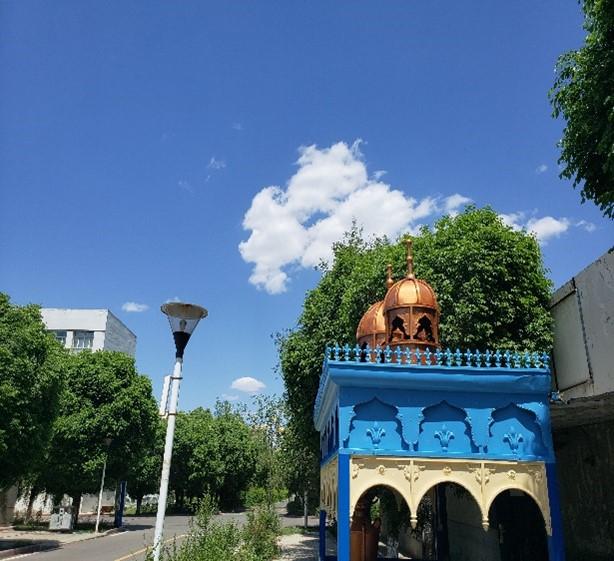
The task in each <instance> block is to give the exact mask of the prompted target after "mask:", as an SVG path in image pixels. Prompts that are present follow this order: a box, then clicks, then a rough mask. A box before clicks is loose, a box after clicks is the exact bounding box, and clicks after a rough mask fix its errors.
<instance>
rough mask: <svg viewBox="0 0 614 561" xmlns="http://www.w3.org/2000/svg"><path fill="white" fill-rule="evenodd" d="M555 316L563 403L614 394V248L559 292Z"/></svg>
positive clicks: (556, 367) (554, 302) (554, 304)
mask: <svg viewBox="0 0 614 561" xmlns="http://www.w3.org/2000/svg"><path fill="white" fill-rule="evenodd" d="M552 314H553V316H554V321H555V329H554V374H555V381H556V385H557V388H558V389H559V391H561V392H562V394H563V399H564V400H570V399H576V398H587V397H593V396H597V395H601V394H605V393H610V392H614V346H613V343H614V248H613V249H612V250H610V251H609V252H608V253H606V254H605V255H603V256H601V257H600V258H599V259H597V261H595V262H594V263H592V264H591V265H589V266H588V267H587V268H586V269H584V270H583V271H581V272H580V273H578V274H577V275H576V276H575V277H573V278H572V279H571V280H570V281H568V282H566V283H565V284H564V285H563V286H562V287H561V288H559V289H558V290H557V291H556V292H555V293H554V296H553V298H552Z"/></svg>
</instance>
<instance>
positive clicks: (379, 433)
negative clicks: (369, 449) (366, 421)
mask: <svg viewBox="0 0 614 561" xmlns="http://www.w3.org/2000/svg"><path fill="white" fill-rule="evenodd" d="M367 436H369V437H370V438H371V442H372V443H373V448H379V444H380V442H381V441H382V438H383V437H384V436H386V429H384V427H380V426H379V425H378V424H377V421H375V422H374V423H373V426H372V427H371V428H370V429H367Z"/></svg>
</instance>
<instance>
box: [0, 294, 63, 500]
mask: <svg viewBox="0 0 614 561" xmlns="http://www.w3.org/2000/svg"><path fill="white" fill-rule="evenodd" d="M66 358H67V355H66V353H65V351H64V350H63V349H62V348H61V346H60V345H59V343H57V342H56V341H55V340H54V338H53V337H52V336H51V335H50V334H49V333H47V331H46V330H45V325H44V324H43V321H42V319H41V316H40V309H39V307H38V306H34V305H30V306H16V305H14V304H11V302H10V299H9V297H8V296H7V295H6V294H2V293H0V412H1V414H0V489H1V488H3V487H5V486H7V485H10V484H12V483H14V482H15V481H17V479H20V478H22V477H23V476H24V475H25V474H27V473H28V472H30V471H31V469H32V468H33V466H35V465H37V464H38V463H39V462H40V461H41V459H42V457H43V454H44V451H45V449H46V446H47V443H48V439H49V434H50V430H51V424H52V423H53V420H54V418H55V416H56V413H57V407H58V396H59V393H60V391H61V387H62V375H61V372H62V365H63V362H64V361H65V360H66Z"/></svg>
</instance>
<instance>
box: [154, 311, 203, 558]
mask: <svg viewBox="0 0 614 561" xmlns="http://www.w3.org/2000/svg"><path fill="white" fill-rule="evenodd" d="M161 310H162V312H163V313H164V314H166V316H167V317H168V321H169V323H170V324H171V331H172V332H173V338H174V339H175V348H176V350H177V352H176V353H175V368H174V370H173V375H172V376H171V387H170V391H171V400H170V403H169V407H168V421H167V424H166V441H165V443H164V460H163V461H162V476H161V477H160V496H159V498H158V513H157V515H156V529H155V532H154V544H153V558H154V561H159V560H160V552H161V551H162V533H163V531H164V514H165V511H166V499H167V496H168V479H169V475H170V472H171V457H172V455H173V437H174V435H175V421H176V418H177V402H178V400H179V383H180V382H181V369H182V366H183V352H184V350H185V348H186V345H187V344H188V341H189V340H190V336H191V335H192V332H193V331H194V329H195V328H196V326H197V325H198V322H199V321H200V320H201V319H203V318H206V317H207V314H208V312H207V310H205V308H201V307H200V306H196V305H195V304H184V303H182V302H167V303H166V304H163V305H162V307H161Z"/></svg>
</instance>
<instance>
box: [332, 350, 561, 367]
mask: <svg viewBox="0 0 614 561" xmlns="http://www.w3.org/2000/svg"><path fill="white" fill-rule="evenodd" d="M325 352H326V355H325V356H326V360H327V361H329V362H330V361H334V362H355V363H377V364H396V365H403V366H417V367H421V366H423V367H433V366H435V367H444V368H514V369H539V370H547V369H548V368H549V364H550V356H549V355H548V354H547V353H538V352H529V351H524V352H518V351H499V350H496V351H494V352H492V351H490V350H487V351H484V352H480V351H470V350H466V351H462V352H461V351H460V349H456V350H455V351H452V350H451V349H445V350H439V349H437V350H436V351H431V350H429V349H426V350H425V351H421V350H420V349H410V348H408V347H406V348H400V347H396V348H394V349H392V348H390V347H389V346H386V347H382V348H380V347H378V348H376V349H372V348H371V347H369V346H367V347H366V348H362V347H360V346H358V345H356V346H350V345H344V346H340V345H334V346H333V347H327V348H326V351H325Z"/></svg>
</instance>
